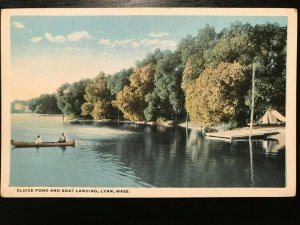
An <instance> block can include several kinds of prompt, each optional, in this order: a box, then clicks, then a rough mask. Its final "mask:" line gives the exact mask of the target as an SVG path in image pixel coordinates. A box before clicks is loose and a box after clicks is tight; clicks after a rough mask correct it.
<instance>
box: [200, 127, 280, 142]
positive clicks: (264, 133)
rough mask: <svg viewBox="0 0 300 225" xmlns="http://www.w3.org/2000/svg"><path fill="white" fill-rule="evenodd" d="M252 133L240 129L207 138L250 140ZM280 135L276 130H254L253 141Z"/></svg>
mask: <svg viewBox="0 0 300 225" xmlns="http://www.w3.org/2000/svg"><path fill="white" fill-rule="evenodd" d="M249 134H250V131H249V129H240V130H229V131H221V132H213V133H206V134H205V136H207V137H209V138H210V139H213V138H216V139H220V138H221V139H230V140H239V139H249ZM275 134H279V132H278V131H274V130H269V131H268V130H253V131H252V136H251V138H252V139H265V138H267V137H268V136H271V135H275Z"/></svg>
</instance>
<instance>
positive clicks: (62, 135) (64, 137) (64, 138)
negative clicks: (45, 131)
mask: <svg viewBox="0 0 300 225" xmlns="http://www.w3.org/2000/svg"><path fill="white" fill-rule="evenodd" d="M66 141H67V137H66V136H65V134H64V132H62V133H61V137H60V138H59V140H58V142H66Z"/></svg>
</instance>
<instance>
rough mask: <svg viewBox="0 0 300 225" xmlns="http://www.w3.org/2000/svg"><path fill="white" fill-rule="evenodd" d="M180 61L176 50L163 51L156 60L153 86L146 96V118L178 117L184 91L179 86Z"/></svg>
mask: <svg viewBox="0 0 300 225" xmlns="http://www.w3.org/2000/svg"><path fill="white" fill-rule="evenodd" d="M181 80H182V63H181V59H180V56H179V55H178V52H174V53H172V52H171V51H165V52H164V54H163V57H162V58H161V59H159V60H158V62H157V66H156V73H155V79H154V85H155V88H154V90H153V92H152V93H149V94H148V95H147V96H146V102H148V107H147V108H146V110H145V116H146V119H147V120H156V119H157V118H158V117H164V118H166V119H178V116H180V114H181V113H182V112H183V110H184V93H183V91H182V89H181V88H180V86H181Z"/></svg>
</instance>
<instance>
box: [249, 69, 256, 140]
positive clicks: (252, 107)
mask: <svg viewBox="0 0 300 225" xmlns="http://www.w3.org/2000/svg"><path fill="white" fill-rule="evenodd" d="M254 78H255V65H254V63H253V71H252V95H251V100H252V101H251V117H250V134H249V139H251V136H252V128H253V114H254Z"/></svg>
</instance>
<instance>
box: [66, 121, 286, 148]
mask: <svg viewBox="0 0 300 225" xmlns="http://www.w3.org/2000/svg"><path fill="white" fill-rule="evenodd" d="M65 122H69V123H73V124H105V123H116V124H118V123H119V124H137V125H148V126H164V127H181V128H187V129H191V130H197V131H199V132H202V133H206V134H209V133H217V134H223V135H225V136H226V135H229V134H241V133H242V134H247V133H249V132H250V127H239V128H236V129H232V130H221V129H219V130H218V129H217V128H215V127H205V126H202V125H201V124H199V123H195V122H189V123H188V127H186V122H179V123H174V122H173V121H165V122H160V123H159V122H147V121H129V120H120V121H116V120H110V119H103V120H93V119H67V120H66V121H65ZM207 130H209V131H207ZM263 132H269V133H272V132H273V133H276V134H272V135H269V136H268V137H266V139H275V140H278V141H281V142H282V141H284V142H285V125H258V126H257V125H256V126H253V133H263Z"/></svg>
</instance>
